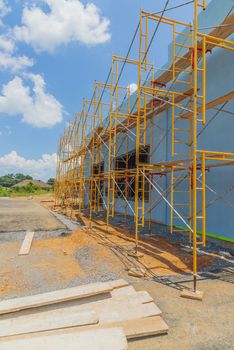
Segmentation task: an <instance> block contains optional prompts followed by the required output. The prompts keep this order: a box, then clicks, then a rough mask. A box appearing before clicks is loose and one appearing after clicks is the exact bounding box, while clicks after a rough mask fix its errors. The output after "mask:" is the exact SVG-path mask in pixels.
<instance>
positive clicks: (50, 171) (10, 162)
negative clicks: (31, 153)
mask: <svg viewBox="0 0 234 350" xmlns="http://www.w3.org/2000/svg"><path fill="white" fill-rule="evenodd" d="M0 169H1V175H4V174H7V173H23V174H27V175H31V176H32V177H33V178H34V179H42V180H48V179H49V178H50V177H54V176H55V172H56V153H53V154H43V155H42V156H41V158H40V159H37V160H35V159H26V158H24V157H22V156H20V155H18V154H17V152H16V151H11V152H10V153H8V154H6V155H4V156H3V157H0Z"/></svg>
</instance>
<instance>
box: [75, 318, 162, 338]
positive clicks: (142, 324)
mask: <svg viewBox="0 0 234 350" xmlns="http://www.w3.org/2000/svg"><path fill="white" fill-rule="evenodd" d="M107 327H108V328H109V327H121V328H123V330H124V333H125V335H126V337H127V338H128V339H134V338H140V337H146V336H152V335H157V334H166V333H168V326H167V324H166V322H164V321H163V319H162V317H160V316H152V317H146V318H138V319H134V320H129V321H121V322H113V323H106V324H103V325H98V324H97V325H94V326H87V327H82V329H84V330H85V329H95V328H107ZM82 329H81V331H82Z"/></svg>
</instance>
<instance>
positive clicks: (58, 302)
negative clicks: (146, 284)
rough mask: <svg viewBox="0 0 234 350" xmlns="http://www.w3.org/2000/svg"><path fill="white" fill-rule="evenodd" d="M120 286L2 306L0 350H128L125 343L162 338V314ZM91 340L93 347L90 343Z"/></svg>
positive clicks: (37, 297) (117, 283)
mask: <svg viewBox="0 0 234 350" xmlns="http://www.w3.org/2000/svg"><path fill="white" fill-rule="evenodd" d="M152 300H153V299H152V298H151V296H150V295H149V294H148V293H147V292H145V291H140V292H137V291H136V290H135V289H134V288H133V287H132V286H130V285H128V283H127V282H126V281H124V280H116V281H110V282H104V283H96V284H89V285H83V286H79V287H74V288H69V289H64V290H58V291H54V292H50V293H45V294H39V295H33V296H28V297H23V298H17V299H12V300H6V301H2V302H1V303H0V313H1V316H0V342H1V349H2V350H8V349H25V350H26V349H27V350H31V349H37V350H40V349H44V347H43V346H45V344H46V345H47V347H46V348H47V349H55V348H56V350H58V349H64V347H65V346H66V348H67V349H74V347H73V346H74V344H76V345H75V346H76V348H78V349H79V350H86V349H87V350H88V349H92V350H93V349H94V350H95V349H108V350H110V349H111V350H112V349H116V350H124V349H127V342H126V339H134V338H139V337H143V336H147V335H148V336H149V335H150V336H152V335H156V334H165V333H167V332H168V326H167V324H166V323H165V322H164V320H163V319H162V317H161V316H160V315H161V310H160V309H159V308H158V307H157V305H156V304H155V303H154V302H153V301H152ZM90 338H91V340H92V345H91V343H90Z"/></svg>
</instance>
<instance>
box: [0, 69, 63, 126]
mask: <svg viewBox="0 0 234 350" xmlns="http://www.w3.org/2000/svg"><path fill="white" fill-rule="evenodd" d="M27 77H28V78H29V79H30V80H31V82H32V83H33V87H32V88H30V87H29V86H25V85H24V82H23V80H22V78H20V77H18V76H16V77H15V78H14V79H13V80H11V81H10V82H8V83H7V84H6V85H3V88H2V94H1V95H0V113H6V114H8V115H10V116H15V115H20V116H21V117H22V121H23V122H25V123H27V124H30V125H33V126H35V127H38V128H43V127H52V126H54V125H55V124H57V123H60V122H61V121H62V118H63V115H62V114H63V106H62V105H61V104H60V102H58V101H57V100H56V98H55V97H54V96H52V95H50V94H48V93H46V91H45V88H46V86H45V81H44V79H43V78H42V76H41V75H34V74H28V75H27Z"/></svg>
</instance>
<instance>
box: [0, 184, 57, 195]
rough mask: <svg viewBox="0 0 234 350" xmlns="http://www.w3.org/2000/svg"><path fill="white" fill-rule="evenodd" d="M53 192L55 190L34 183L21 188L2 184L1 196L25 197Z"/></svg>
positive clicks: (0, 188)
mask: <svg viewBox="0 0 234 350" xmlns="http://www.w3.org/2000/svg"><path fill="white" fill-rule="evenodd" d="M53 192H54V191H53V190H43V189H41V188H40V187H39V186H35V185H33V184H32V185H30V184H29V185H27V186H24V187H20V188H8V187H3V186H0V197H24V196H33V195H38V194H49V193H51V194H52V193H53Z"/></svg>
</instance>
